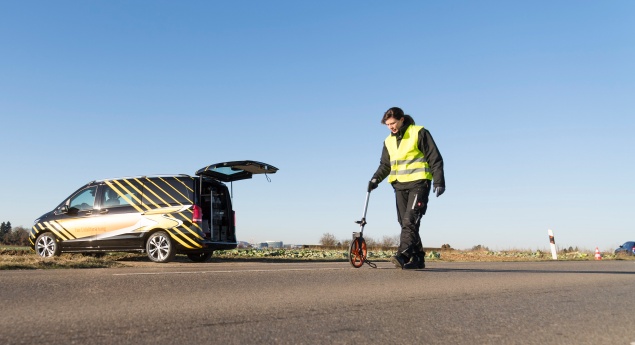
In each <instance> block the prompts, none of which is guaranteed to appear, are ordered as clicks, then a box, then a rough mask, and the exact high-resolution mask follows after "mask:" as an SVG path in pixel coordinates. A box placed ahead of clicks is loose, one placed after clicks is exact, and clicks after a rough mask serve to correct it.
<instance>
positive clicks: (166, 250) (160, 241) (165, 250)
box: [146, 231, 176, 263]
mask: <svg viewBox="0 0 635 345" xmlns="http://www.w3.org/2000/svg"><path fill="white" fill-rule="evenodd" d="M146 252H147V253H148V258H149V259H150V260H152V261H154V262H162V263H163V262H170V261H172V260H173V259H174V256H175V255H176V249H175V248H174V243H173V242H172V239H171V238H170V235H168V233H167V232H165V231H157V232H155V233H153V234H152V235H150V237H149V238H148V241H147V242H146Z"/></svg>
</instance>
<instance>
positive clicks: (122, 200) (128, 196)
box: [101, 185, 136, 208]
mask: <svg viewBox="0 0 635 345" xmlns="http://www.w3.org/2000/svg"><path fill="white" fill-rule="evenodd" d="M133 190H134V189H132V188H129V189H127V188H120V189H119V190H115V189H114V188H112V187H111V186H109V185H103V187H102V191H103V192H102V195H101V198H102V199H101V205H102V207H106V208H110V207H118V206H130V204H131V203H135V198H136V196H135V193H134V192H133Z"/></svg>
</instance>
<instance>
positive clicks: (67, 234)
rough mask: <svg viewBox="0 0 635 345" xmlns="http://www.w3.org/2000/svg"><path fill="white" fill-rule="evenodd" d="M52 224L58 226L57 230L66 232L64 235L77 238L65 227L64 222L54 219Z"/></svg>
mask: <svg viewBox="0 0 635 345" xmlns="http://www.w3.org/2000/svg"><path fill="white" fill-rule="evenodd" d="M51 224H53V226H54V227H56V229H57V230H59V231H60V232H62V233H64V235H66V237H68V238H69V239H71V238H77V237H75V236H74V235H73V234H72V233H71V232H70V231H68V230H66V228H64V227H63V226H62V224H60V223H59V222H58V221H56V220H53V221H51Z"/></svg>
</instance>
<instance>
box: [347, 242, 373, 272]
mask: <svg viewBox="0 0 635 345" xmlns="http://www.w3.org/2000/svg"><path fill="white" fill-rule="evenodd" d="M367 254H368V251H367V250H366V241H365V240H364V238H363V237H362V236H357V237H355V236H353V240H352V241H351V244H350V245H349V246H348V261H350V263H351V265H353V267H355V268H360V267H362V265H364V262H366V255H367Z"/></svg>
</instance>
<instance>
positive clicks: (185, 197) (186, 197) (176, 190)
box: [159, 177, 189, 202]
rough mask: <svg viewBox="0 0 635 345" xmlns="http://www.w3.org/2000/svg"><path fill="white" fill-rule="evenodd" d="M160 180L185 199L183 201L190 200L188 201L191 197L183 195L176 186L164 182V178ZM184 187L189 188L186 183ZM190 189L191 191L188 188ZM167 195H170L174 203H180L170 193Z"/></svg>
mask: <svg viewBox="0 0 635 345" xmlns="http://www.w3.org/2000/svg"><path fill="white" fill-rule="evenodd" d="M159 179H160V180H161V181H163V182H165V184H167V185H168V186H170V187H171V188H172V189H174V191H175V192H177V193H179V194H180V195H181V196H182V197H183V199H185V200H188V199H189V197H188V196H187V195H183V193H181V192H180V191H179V190H178V189H176V188H174V186H173V185H172V184H171V183H168V181H166V180H164V179H163V177H159ZM175 180H176V178H175ZM177 181H179V180H177ZM179 182H181V181H179ZM181 183H183V182H181ZM183 185H184V186H185V187H187V185H186V184H185V183H183ZM188 189H189V188H188ZM167 194H168V195H169V196H170V197H171V198H172V199H173V200H174V201H176V202H178V200H176V199H174V197H173V196H172V195H171V194H169V193H167Z"/></svg>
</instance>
